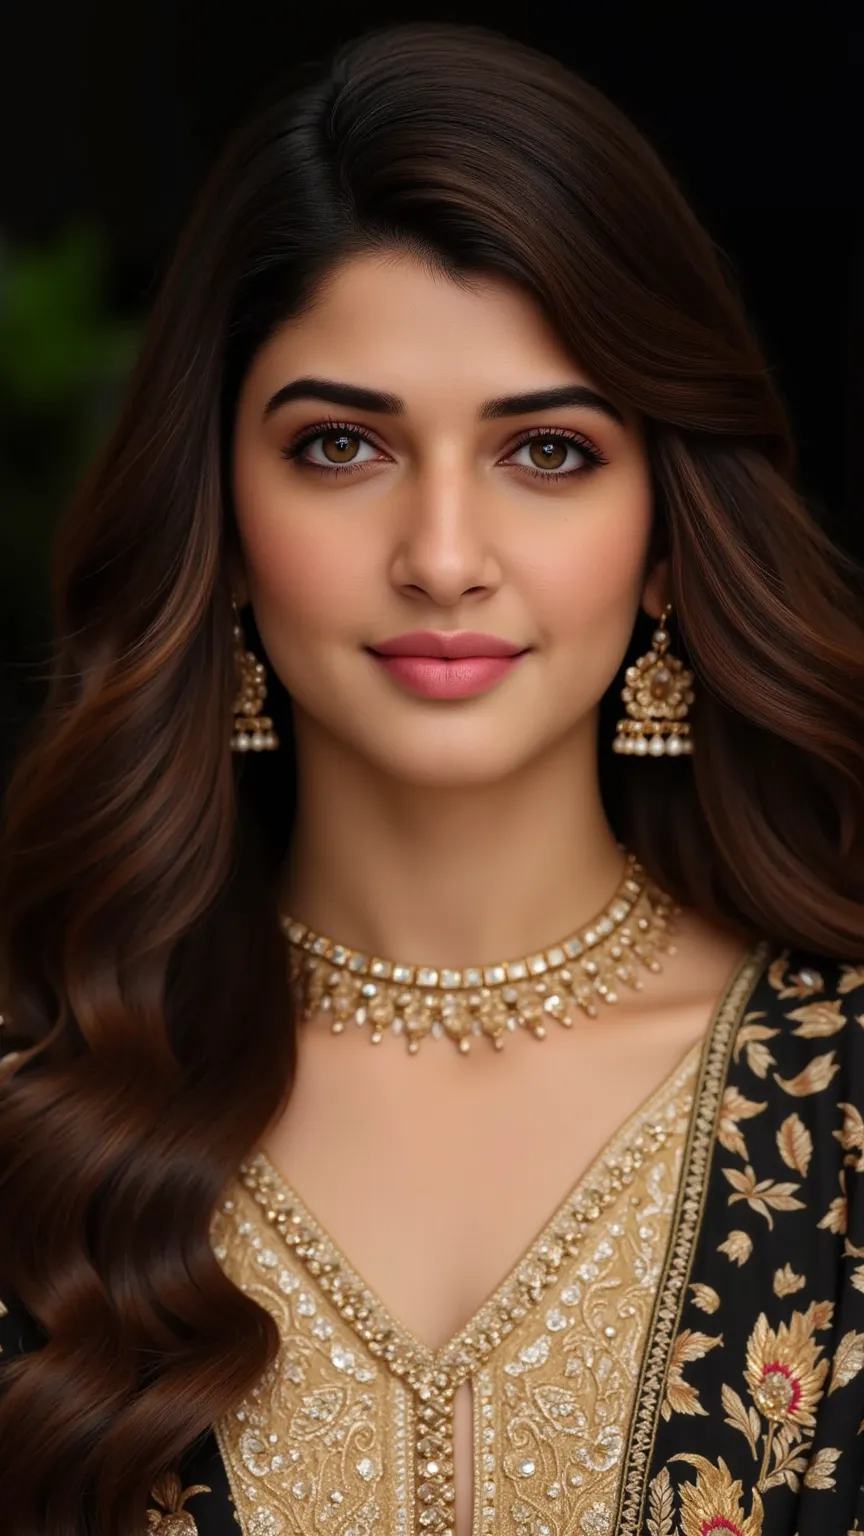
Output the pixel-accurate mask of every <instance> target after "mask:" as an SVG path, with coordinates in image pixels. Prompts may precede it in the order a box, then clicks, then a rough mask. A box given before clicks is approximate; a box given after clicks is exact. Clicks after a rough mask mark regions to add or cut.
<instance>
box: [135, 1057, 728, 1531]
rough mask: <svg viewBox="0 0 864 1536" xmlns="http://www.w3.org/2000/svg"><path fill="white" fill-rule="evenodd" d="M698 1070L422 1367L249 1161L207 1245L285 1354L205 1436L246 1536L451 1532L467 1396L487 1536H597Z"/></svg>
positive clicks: (370, 1298)
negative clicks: (460, 1417) (264, 1317)
mask: <svg viewBox="0 0 864 1536" xmlns="http://www.w3.org/2000/svg"><path fill="white" fill-rule="evenodd" d="M699 1061H700V1052H699V1050H698V1048H697V1049H696V1050H694V1051H691V1052H689V1053H688V1056H687V1058H686V1059H685V1061H684V1062H683V1063H682V1064H681V1066H680V1067H679V1068H678V1069H677V1070H676V1072H675V1073H674V1074H673V1075H672V1077H671V1078H670V1079H668V1080H667V1082H666V1084H665V1085H664V1086H663V1087H662V1089H661V1090H659V1091H658V1093H657V1094H656V1095H653V1096H652V1098H651V1100H650V1101H649V1102H648V1103H647V1104H646V1105H645V1106H643V1108H642V1110H641V1111H639V1112H638V1114H637V1116H636V1117H635V1118H634V1119H632V1120H631V1121H629V1122H627V1124H626V1125H625V1126H624V1127H622V1129H621V1131H620V1132H619V1133H618V1134H617V1136H616V1137H615V1138H614V1140H613V1142H612V1143H610V1144H609V1146H608V1148H607V1149H606V1150H605V1151H604V1153H603V1154H602V1155H601V1156H600V1158H599V1159H598V1160H597V1162H596V1163H595V1164H594V1165H593V1167H592V1169H591V1170H589V1172H588V1174H586V1175H583V1176H582V1178H581V1179H580V1180H579V1181H578V1183H577V1185H576V1186H574V1189H573V1190H572V1191H571V1193H570V1195H569V1196H568V1197H567V1198H566V1200H565V1201H564V1202H563V1204H562V1205H561V1206H560V1207H559V1210H558V1211H557V1212H556V1213H555V1214H554V1215H553V1217H552V1219H551V1220H550V1222H549V1223H547V1226H546V1227H545V1228H544V1229H543V1232H542V1233H541V1234H540V1235H539V1236H538V1238H537V1239H536V1240H535V1242H534V1243H533V1244H532V1246H531V1248H530V1249H529V1250H528V1251H527V1252H526V1253H525V1255H524V1256H523V1258H522V1259H521V1260H520V1261H519V1263H518V1264H517V1265H516V1267H515V1268H514V1269H513V1271H512V1272H511V1274H510V1275H509V1276H508V1277H506V1278H505V1280H504V1282H502V1284H501V1286H499V1288H498V1289H497V1291H496V1292H495V1293H494V1295H493V1296H492V1297H491V1298H489V1299H488V1300H487V1301H486V1302H485V1303H484V1305H483V1306H482V1307H481V1309H480V1310H479V1311H478V1313H477V1314H476V1315H475V1318H474V1319H473V1320H471V1322H469V1324H467V1325H466V1326H465V1328H463V1329H462V1331H461V1332H460V1334H458V1335H457V1336H456V1337H455V1338H454V1339H452V1340H450V1341H449V1343H447V1344H445V1345H443V1346H442V1347H441V1348H439V1349H437V1350H430V1349H428V1348H427V1346H425V1345H424V1344H422V1343H421V1342H420V1341H419V1340H418V1339H416V1338H415V1337H414V1336H413V1335H412V1334H411V1333H410V1332H409V1331H408V1330H407V1329H406V1328H405V1327H404V1326H403V1325H402V1324H400V1323H399V1322H398V1320H397V1319H395V1318H394V1317H393V1316H392V1314H390V1313H388V1312H387V1311H386V1309H385V1307H384V1304H383V1302H382V1301H381V1299H380V1297H378V1296H377V1295H376V1294H375V1293H374V1292H373V1291H371V1290H370V1288H369V1287H368V1286H367V1285H366V1283H365V1281H363V1279H362V1276H360V1275H359V1274H358V1273H357V1271H355V1270H353V1268H352V1267H351V1266H350V1264H349V1262H348V1259H347V1256H346V1255H345V1254H343V1253H342V1251H341V1250H340V1249H339V1248H337V1246H336V1244H335V1242H334V1241H333V1239H332V1238H331V1237H330V1236H329V1234H328V1233H327V1232H326V1231H325V1230H324V1228H322V1227H321V1226H320V1225H319V1223H318V1222H317V1221H316V1220H315V1218H314V1215H313V1213H312V1212H311V1211H310V1210H309V1209H308V1207H306V1206H305V1205H304V1203H303V1202H302V1201H301V1199H300V1196H299V1194H298V1193H297V1191H295V1190H293V1189H292V1188H291V1187H290V1186H289V1185H288V1183H287V1182H286V1181H285V1180H284V1179H283V1178H282V1177H281V1176H280V1175H279V1173H278V1171H277V1170H276V1169H275V1168H274V1167H273V1165H272V1164H270V1162H269V1159H267V1158H266V1157H263V1156H259V1157H253V1158H250V1159H249V1160H248V1161H247V1163H246V1164H245V1165H244V1166H243V1167H242V1168H241V1170H240V1175H239V1177H237V1178H236V1179H235V1180H233V1181H232V1183H231V1187H230V1190H228V1191H226V1194H227V1198H226V1199H224V1200H223V1201H222V1202H221V1205H220V1208H219V1210H218V1211H217V1212H216V1213H215V1219H214V1222H213V1228H212V1233H211V1238H212V1242H213V1245H214V1252H215V1254H216V1257H217V1259H219V1261H220V1263H221V1264H222V1265H223V1268H224V1269H225V1270H226V1272H227V1273H228V1275H229V1277H230V1278H231V1279H232V1280H233V1282H234V1283H235V1284H236V1285H239V1286H240V1288H241V1289H243V1290H245V1291H246V1292H247V1293H248V1294H250V1295H252V1296H254V1297H255V1299H256V1300H258V1301H259V1302H260V1303H261V1304H263V1305H264V1306H266V1307H267V1309H268V1310H269V1311H270V1312H271V1314H272V1315H273V1316H274V1317H275V1319H276V1322H277V1325H278V1328H279V1333H280V1339H281V1347H280V1352H279V1357H278V1359H277V1361H276V1363H275V1365H274V1367H273V1368H272V1369H271V1370H270V1371H269V1372H266V1373H265V1375H264V1376H263V1377H262V1379H261V1381H260V1382H259V1383H257V1384H256V1385H254V1386H253V1387H252V1389H251V1390H250V1392H249V1394H248V1395H247V1396H246V1397H245V1398H244V1400H243V1401H242V1402H241V1403H239V1404H238V1405H237V1407H236V1410H235V1411H233V1412H231V1413H228V1414H226V1415H225V1416H224V1417H223V1419H222V1420H220V1422H219V1424H218V1425H217V1426H216V1430H215V1433H216V1439H217V1442H218V1445H219V1449H220V1451H221V1453H222V1459H223V1462H224V1465H225V1469H226V1475H227V1478H228V1481H229V1484H230V1486H231V1488H232V1492H233V1495H234V1500H235V1504H236V1505H237V1509H238V1511H239V1514H240V1516H241V1517H242V1518H243V1519H245V1526H244V1527H243V1528H244V1529H248V1531H249V1533H250V1536H253V1533H254V1536H275V1533H276V1532H277V1531H280V1532H282V1533H283V1536H288V1532H289V1531H290V1532H292V1533H294V1536H301V1533H302V1536H305V1533H307V1532H308V1533H310V1536H311V1532H312V1531H316V1532H318V1531H321V1532H326V1531H328V1530H329V1531H331V1533H332V1536H338V1533H341V1536H348V1533H349V1532H353V1533H356V1536H376V1533H379V1532H380V1533H381V1536H384V1533H386V1536H409V1533H410V1532H414V1531H416V1532H418V1533H422V1536H446V1532H448V1531H451V1532H452V1518H453V1516H452V1498H453V1496H454V1463H455V1454H454V1445H453V1432H452V1424H451V1419H450V1414H449V1405H448V1402H447V1400H446V1399H445V1389H449V1390H450V1391H451V1393H452V1391H454V1390H455V1385H456V1384H457V1383H461V1382H462V1381H465V1380H471V1381H472V1382H473V1386H474V1401H475V1415H474V1436H473V1448H474V1453H475V1465H476V1468H477V1475H476V1480H475V1488H476V1492H477V1512H478V1519H479V1521H481V1522H482V1527H483V1530H484V1532H486V1533H487V1536H491V1532H493V1531H494V1532H495V1533H496V1536H499V1533H500V1536H539V1531H540V1526H541V1524H542V1522H541V1520H540V1517H539V1516H537V1515H536V1510H537V1507H538V1502H539V1503H540V1506H541V1508H542V1509H543V1510H544V1512H547V1513H548V1514H549V1515H553V1514H554V1517H555V1522H556V1523H555V1527H554V1529H557V1530H559V1531H560V1532H562V1533H563V1532H564V1531H565V1530H566V1531H572V1532H573V1536H613V1533H615V1532H616V1525H615V1506H616V1502H617V1500H618V1497H619V1489H620V1485H621V1481H622V1478H623V1476H624V1473H625V1448H626V1433H627V1425H628V1422H629V1419H630V1415H631V1411H632V1403H633V1398H634V1396H635V1392H636V1384H637V1381H638V1374H639V1364H640V1360H641V1358H642V1355H643V1352H644V1348H645V1339H646V1336H647V1333H648V1329H649V1326H650V1321H651V1311H652V1307H653V1305H654V1298H655V1293H656V1287H657V1277H658V1276H659V1272H660V1266H661V1264H662V1260H663V1254H664V1251H665V1249H666V1245H667V1243H668V1240H669V1232H670V1228H671V1226H672V1221H673V1214H674V1212H675V1209H676V1205H677V1201H678V1199H679V1180H680V1172H681V1167H682V1163H683V1157H684V1147H685V1143H686V1138H687V1135H688V1130H689V1127H690V1125H691V1124H692V1120H691V1111H692V1107H693V1099H694V1089H695V1086H696V1083H697V1081H698V1072H699ZM718 1099H719V1095H718ZM547 1271H548V1274H547ZM693 1347H694V1350H695V1347H696V1346H695V1344H694V1346H693ZM702 1352H703V1350H702V1349H701V1347H700V1349H699V1353H702ZM695 1357H696V1355H695V1353H694V1358H695ZM681 1389H682V1392H683V1393H684V1394H685V1395H686V1394H687V1393H688V1391H689V1390H691V1389H689V1388H688V1387H687V1386H686V1385H685V1384H684V1383H683V1382H682V1384H681ZM442 1409H447V1411H446V1412H445V1411H442ZM682 1411H683V1410H682ZM457 1476H458V1474H457ZM439 1485H440V1489H441V1495H440V1499H439V1496H438V1489H439ZM547 1500H548V1501H550V1502H549V1504H548V1506H547ZM325 1522H326V1523H325ZM241 1523H242V1522H241ZM550 1529H552V1527H550ZM159 1536H161V1532H160V1533H159Z"/></svg>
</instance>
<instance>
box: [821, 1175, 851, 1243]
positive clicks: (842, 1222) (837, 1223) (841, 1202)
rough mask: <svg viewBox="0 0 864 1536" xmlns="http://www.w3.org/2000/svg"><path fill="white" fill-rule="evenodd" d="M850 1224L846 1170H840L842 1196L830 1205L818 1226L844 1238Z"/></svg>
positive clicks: (837, 1197) (838, 1196)
mask: <svg viewBox="0 0 864 1536" xmlns="http://www.w3.org/2000/svg"><path fill="white" fill-rule="evenodd" d="M848 1223H849V1201H848V1200H847V1198H846V1170H845V1169H844V1168H841V1169H840V1194H839V1195H837V1196H836V1197H835V1198H834V1199H833V1200H832V1201H831V1204H830V1205H829V1207H828V1209H827V1211H826V1212H825V1215H824V1216H823V1217H822V1220H821V1221H819V1222H817V1223H816V1225H817V1226H819V1227H823V1228H824V1229H825V1231H827V1232H838V1233H839V1234H840V1236H841V1237H842V1236H843V1234H844V1232H845V1231H846V1228H847V1226H848Z"/></svg>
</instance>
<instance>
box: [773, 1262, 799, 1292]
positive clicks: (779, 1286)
mask: <svg viewBox="0 0 864 1536" xmlns="http://www.w3.org/2000/svg"><path fill="white" fill-rule="evenodd" d="M806 1284H807V1281H806V1279H805V1278H804V1276H803V1275H796V1273H795V1271H794V1269H793V1268H792V1265H791V1264H784V1265H783V1268H782V1269H777V1270H775V1271H774V1295H775V1296H793V1295H794V1294H795V1292H796V1291H800V1290H803V1288H804V1286H805V1285H806Z"/></svg>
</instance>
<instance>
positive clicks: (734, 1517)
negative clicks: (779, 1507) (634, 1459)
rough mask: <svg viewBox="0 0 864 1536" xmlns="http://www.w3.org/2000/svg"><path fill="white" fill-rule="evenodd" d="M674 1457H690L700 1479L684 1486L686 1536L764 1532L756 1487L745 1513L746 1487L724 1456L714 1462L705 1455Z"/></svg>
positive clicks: (751, 1535)
mask: <svg viewBox="0 0 864 1536" xmlns="http://www.w3.org/2000/svg"><path fill="white" fill-rule="evenodd" d="M672 1460H673V1461H686V1462H689V1463H690V1465H691V1466H692V1467H695V1468H696V1482H695V1483H684V1484H683V1486H682V1488H681V1518H682V1527H681V1528H682V1536H709V1533H711V1536H713V1532H715V1531H719V1532H723V1536H727V1533H728V1536H761V1532H762V1515H763V1506H762V1500H761V1498H760V1496H759V1494H758V1492H757V1491H756V1489H754V1490H753V1496H752V1501H751V1505H750V1513H749V1515H745V1513H744V1507H743V1505H742V1503H741V1499H742V1493H743V1490H742V1487H741V1483H740V1481H739V1480H738V1479H737V1478H733V1477H732V1474H731V1472H730V1471H729V1468H728V1467H727V1465H726V1463H725V1461H724V1460H723V1458H722V1456H721V1457H719V1458H718V1461H717V1465H716V1466H714V1465H712V1463H711V1462H710V1461H708V1460H707V1459H706V1457H704V1456H690V1455H686V1454H684V1453H682V1454H681V1455H679V1456H673V1457H672Z"/></svg>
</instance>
